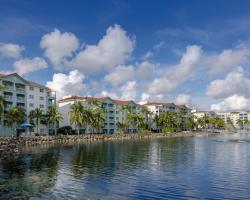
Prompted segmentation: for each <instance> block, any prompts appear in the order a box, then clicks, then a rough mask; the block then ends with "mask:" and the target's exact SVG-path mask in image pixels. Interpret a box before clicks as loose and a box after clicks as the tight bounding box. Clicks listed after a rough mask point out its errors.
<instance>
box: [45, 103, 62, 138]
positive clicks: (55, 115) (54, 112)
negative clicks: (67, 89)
mask: <svg viewBox="0 0 250 200" xmlns="http://www.w3.org/2000/svg"><path fill="white" fill-rule="evenodd" d="M62 119H63V117H62V114H61V113H60V112H59V111H58V109H57V106H56V105H53V106H50V107H49V109H48V112H47V121H48V123H49V124H51V125H52V127H53V130H54V134H55V135H57V127H58V125H59V123H60V121H62Z"/></svg>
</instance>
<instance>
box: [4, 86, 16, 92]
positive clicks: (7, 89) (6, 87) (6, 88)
mask: <svg viewBox="0 0 250 200" xmlns="http://www.w3.org/2000/svg"><path fill="white" fill-rule="evenodd" d="M4 90H6V91H13V90H14V87H13V86H9V85H5V86H4Z"/></svg>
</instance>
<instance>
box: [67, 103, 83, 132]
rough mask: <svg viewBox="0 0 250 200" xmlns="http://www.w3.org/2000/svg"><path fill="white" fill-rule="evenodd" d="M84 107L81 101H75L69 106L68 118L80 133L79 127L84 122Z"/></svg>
mask: <svg viewBox="0 0 250 200" xmlns="http://www.w3.org/2000/svg"><path fill="white" fill-rule="evenodd" d="M84 113H85V111H84V107H83V105H82V102H80V101H77V102H75V103H74V104H73V105H71V107H70V112H69V120H70V123H71V124H75V125H76V128H77V134H78V136H79V134H80V127H81V126H83V125H84V124H85V119H86V118H85V116H84Z"/></svg>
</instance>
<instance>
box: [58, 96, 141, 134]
mask: <svg viewBox="0 0 250 200" xmlns="http://www.w3.org/2000/svg"><path fill="white" fill-rule="evenodd" d="M76 101H80V102H82V104H83V106H84V107H85V108H90V107H95V105H93V104H92V102H93V101H97V102H99V103H100V104H101V106H102V108H104V109H105V122H104V127H103V129H102V131H101V132H102V133H109V134H112V133H116V132H118V131H119V130H118V128H117V122H122V123H123V122H125V120H126V117H127V111H126V109H125V108H126V107H130V108H131V109H132V112H138V111H139V109H140V106H139V105H138V104H136V103H135V102H134V101H121V100H113V99H111V98H110V97H100V98H95V97H80V96H70V97H64V98H63V99H61V100H60V101H59V104H58V105H59V112H60V113H61V114H62V116H63V121H62V122H61V123H60V127H63V126H72V127H73V128H75V127H74V124H70V119H69V112H70V107H71V105H73V104H74V103H75V102H76ZM80 131H81V133H93V131H94V130H93V128H92V127H90V126H86V125H85V126H83V127H81V130H80ZM127 131H128V132H135V131H136V127H133V126H130V127H129V128H128V130H127Z"/></svg>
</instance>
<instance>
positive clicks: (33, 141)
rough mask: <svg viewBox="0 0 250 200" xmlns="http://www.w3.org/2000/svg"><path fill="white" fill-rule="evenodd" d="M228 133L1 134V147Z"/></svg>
mask: <svg viewBox="0 0 250 200" xmlns="http://www.w3.org/2000/svg"><path fill="white" fill-rule="evenodd" d="M225 133H228V132H227V131H214V132H206V131H197V132H196V131H182V132H176V133H130V134H122V133H121V134H87V135H79V136H78V135H51V136H25V137H7V136H0V147H1V146H2V145H6V144H8V143H10V142H13V141H16V142H17V143H18V144H19V145H21V146H27V145H28V146H30V145H32V146H33V145H40V144H58V143H61V144H64V143H66V144H67V143H72V142H73V143H74V142H79V141H98V140H103V141H110V140H130V139H151V138H173V137H193V136H213V135H222V134H225Z"/></svg>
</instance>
